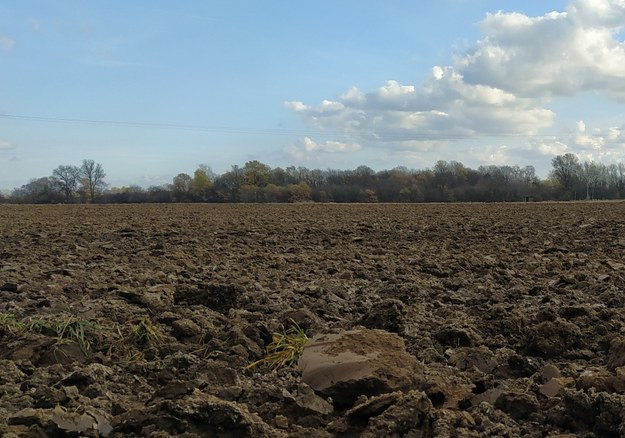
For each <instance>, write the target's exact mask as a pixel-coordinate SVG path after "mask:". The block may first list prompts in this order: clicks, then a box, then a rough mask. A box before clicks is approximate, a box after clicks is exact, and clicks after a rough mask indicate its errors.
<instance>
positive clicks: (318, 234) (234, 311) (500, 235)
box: [0, 202, 625, 437]
mask: <svg viewBox="0 0 625 438" xmlns="http://www.w3.org/2000/svg"><path fill="white" fill-rule="evenodd" d="M624 254H625V203H620V202H613V203H599V202H596V203H595V202H588V203H545V204H543V203H536V204H499V205H491V204H485V205H480V204H472V205H140V206H139V205H137V206H46V207H38V206H6V205H2V206H0V347H1V348H0V435H4V436H9V437H10V436H26V437H43V436H68V435H69V436H115V437H122V436H124V437H126V436H153V437H166V436H186V437H192V436H220V437H221V436H223V437H235V436H236V437H243V436H259V437H260V436H301V437H304V436H306V437H326V436H328V437H329V436H385V435H386V436H398V437H399V436H412V437H417V436H423V437H434V436H441V437H443V436H445V437H448V436H449V437H451V436H457V437H482V436H508V437H517V436H518V437H521V436H529V437H545V436H553V437H555V436H560V437H563V436H567V434H568V436H583V437H618V436H625V307H624V306H625V259H624ZM291 320H294V321H295V322H297V323H298V324H299V325H300V326H301V327H302V328H303V329H305V331H306V333H307V335H308V336H312V335H316V334H320V333H332V332H337V331H338V330H348V329H353V328H356V327H358V326H364V327H366V328H370V329H382V330H386V331H389V332H392V333H396V334H398V335H400V336H401V337H402V338H403V340H404V342H405V345H406V348H407V350H408V352H409V353H410V354H412V355H413V356H415V357H416V358H417V359H418V360H419V361H421V362H423V364H424V369H425V382H426V384H425V385H424V386H422V387H419V388H413V389H412V390H409V391H405V392H393V393H389V394H385V395H381V396H378V397H377V398H376V397H369V398H366V397H360V398H359V399H358V401H357V402H356V405H355V406H348V407H345V406H335V408H334V409H333V410H331V409H328V408H327V406H328V405H327V403H325V402H323V401H321V402H320V400H319V399H318V398H316V397H317V396H315V395H314V394H313V393H311V390H310V387H308V386H307V385H303V384H302V381H301V373H300V372H299V371H298V370H297V369H284V370H279V371H277V372H272V371H270V370H269V369H266V368H263V367H255V368H251V369H246V368H245V366H246V365H247V364H249V363H250V362H253V361H255V360H258V359H260V358H261V357H263V354H264V349H265V348H266V347H267V345H268V343H269V342H271V339H272V333H274V332H282V333H283V332H285V330H287V329H288V328H290V327H291V324H290V321H291ZM72 321H73V322H76V321H80V322H82V323H84V324H85V325H84V326H83V328H84V329H85V330H86V331H85V332H84V333H83V334H82V335H81V336H83V337H82V338H80V337H77V336H69V335H68V333H67V332H63V333H62V334H61V335H59V333H58V332H54V331H51V329H50V327H52V326H53V325H54V324H58V323H63V322H66V323H67V322H72ZM140 328H143V329H144V334H145V330H147V331H148V333H147V335H146V337H143V338H140V337H138V335H137V333H138V332H137V330H139V329H140ZM150 330H151V332H150ZM81 339H84V340H85V342H83V341H81ZM355 398H356V397H355ZM330 401H332V400H330ZM324 403H325V404H324ZM319 406H323V409H321V408H319ZM328 411H330V412H328Z"/></svg>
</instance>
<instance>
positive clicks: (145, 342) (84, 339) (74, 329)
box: [0, 313, 165, 360]
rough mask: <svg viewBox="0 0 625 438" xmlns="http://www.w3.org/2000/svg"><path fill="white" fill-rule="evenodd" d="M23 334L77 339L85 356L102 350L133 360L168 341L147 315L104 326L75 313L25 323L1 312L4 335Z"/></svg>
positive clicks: (0, 330)
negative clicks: (152, 347) (125, 323)
mask: <svg viewBox="0 0 625 438" xmlns="http://www.w3.org/2000/svg"><path fill="white" fill-rule="evenodd" d="M23 333H38V334H41V335H44V336H51V337H56V338H57V342H58V343H61V342H66V341H74V342H76V343H77V344H78V345H79V346H80V349H81V351H82V352H83V353H84V354H85V355H87V354H89V352H90V351H101V352H104V353H105V354H106V355H107V356H109V357H113V356H120V355H121V356H123V357H126V358H127V359H131V360H138V359H141V358H142V353H141V349H143V348H146V347H149V346H156V347H158V346H160V345H162V344H163V343H164V342H165V335H164V333H163V331H162V330H161V329H160V328H158V327H157V326H155V325H154V324H153V323H152V321H150V319H149V318H147V317H144V318H141V319H140V320H139V321H138V322H136V323H133V324H127V325H119V324H117V323H115V324H113V325H111V326H110V327H102V326H99V325H97V324H96V323H94V322H93V321H89V320H86V319H81V318H77V317H74V316H69V317H64V318H54V319H52V318H51V319H41V318H32V319H29V320H27V321H26V322H23V321H20V320H19V319H17V317H16V316H15V315H14V314H12V313H0V335H4V336H10V337H18V336H19V335H21V334H23Z"/></svg>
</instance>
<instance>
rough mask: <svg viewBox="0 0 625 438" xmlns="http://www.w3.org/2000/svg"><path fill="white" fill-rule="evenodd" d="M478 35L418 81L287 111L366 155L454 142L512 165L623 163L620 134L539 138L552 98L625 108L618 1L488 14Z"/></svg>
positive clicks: (624, 12)
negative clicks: (556, 159)
mask: <svg viewBox="0 0 625 438" xmlns="http://www.w3.org/2000/svg"><path fill="white" fill-rule="evenodd" d="M480 29H481V31H482V38H480V39H479V40H478V41H476V42H475V44H474V45H473V47H472V48H470V49H469V50H466V51H464V52H463V53H460V54H458V55H457V56H455V57H454V59H453V62H452V65H450V66H434V67H432V70H431V73H430V75H429V76H428V77H427V78H426V79H425V80H424V81H423V82H421V83H420V84H407V83H400V82H398V81H395V80H392V79H391V80H387V81H386V83H383V84H381V85H380V86H379V87H378V88H377V89H373V90H369V91H367V90H360V89H359V88H357V87H355V86H354V87H352V88H350V89H349V90H347V91H345V92H343V93H342V94H340V95H339V96H338V97H335V98H332V99H329V98H328V99H325V100H323V101H321V103H319V104H310V103H307V102H302V101H298V100H293V101H288V102H285V107H286V108H288V109H290V110H291V111H293V112H294V113H295V114H297V115H298V116H299V117H301V119H302V120H303V121H305V123H307V124H308V125H310V126H313V127H315V128H316V129H319V130H320V131H323V132H324V134H325V135H333V136H335V137H336V138H340V139H341V142H343V143H350V142H354V143H357V144H359V145H362V148H363V150H369V152H371V150H376V149H377V150H378V151H380V150H384V151H389V152H392V153H404V154H408V153H413V154H414V153H417V154H419V156H421V157H423V156H425V155H426V154H428V156H431V157H433V158H434V159H439V158H444V157H442V156H441V154H447V156H451V157H453V156H454V155H453V154H454V152H453V147H451V146H450V145H452V146H453V145H459V144H460V140H462V141H466V142H469V143H471V144H472V145H473V146H470V147H469V148H468V149H467V148H466V147H462V148H461V147H459V146H457V147H456V149H457V153H456V154H455V156H457V157H461V156H467V157H468V158H469V159H470V161H471V160H474V161H475V160H477V161H480V162H485V163H494V164H503V163H505V162H507V160H509V159H516V158H519V157H520V155H519V151H521V152H522V151H525V152H527V153H528V154H530V155H532V154H536V155H540V156H554V155H560V154H563V153H567V152H574V153H582V152H584V153H588V154H593V156H595V157H612V158H613V157H615V156H621V155H622V156H624V158H625V140H624V138H625V134H624V132H625V128H623V127H611V128H605V129H600V128H589V127H587V126H586V124H585V122H583V121H580V122H578V123H577V126H575V127H574V128H573V129H571V131H570V132H571V134H570V135H568V136H566V137H563V138H555V137H553V138H546V137H544V136H542V135H541V134H542V133H544V132H545V129H547V128H550V127H553V126H554V124H555V122H556V114H555V113H554V112H553V111H552V110H551V109H549V107H548V105H549V102H550V101H551V100H552V99H554V98H558V97H572V96H576V95H579V94H582V93H586V92H593V93H597V94H601V95H603V96H605V97H607V98H608V99H612V100H614V101H616V102H625V42H623V41H621V39H622V36H621V35H622V34H621V32H622V31H623V30H624V29H625V0H571V1H570V2H569V4H568V5H567V7H566V8H565V10H563V11H554V12H549V13H547V14H544V15H542V16H536V17H532V16H528V15H525V14H522V13H518V12H510V13H507V12H501V11H500V12H496V13H489V14H486V16H485V18H484V19H483V21H482V22H481V23H480ZM484 137H487V138H489V139H488V141H486V145H484V143H485V142H484ZM495 138H498V139H502V138H503V139H504V141H503V142H502V143H505V144H506V146H502V145H501V144H499V145H497V144H496V141H495V140H494V139H495ZM491 139H493V140H492V141H490V140H491ZM478 144H479V145H480V146H476V145H478ZM290 148H291V150H292V151H295V152H297V154H295V155H294V156H296V155H297V156H304V155H306V156H310V155H313V154H318V153H322V152H324V148H321V147H311V148H308V149H307V148H306V146H305V144H304V143H302V144H300V145H297V146H290ZM460 149H462V150H460ZM356 150H358V149H353V150H345V151H344V152H354V151H356ZM437 152H438V153H439V155H438V156H437V155H436V154H437ZM298 154H299V155H298ZM463 154H465V155H463ZM447 159H449V158H447Z"/></svg>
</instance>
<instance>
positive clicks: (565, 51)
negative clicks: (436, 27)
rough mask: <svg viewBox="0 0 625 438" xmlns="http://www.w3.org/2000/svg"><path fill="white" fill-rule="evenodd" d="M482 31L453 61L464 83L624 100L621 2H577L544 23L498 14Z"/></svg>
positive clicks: (530, 94) (545, 18)
mask: <svg viewBox="0 0 625 438" xmlns="http://www.w3.org/2000/svg"><path fill="white" fill-rule="evenodd" d="M480 27H481V30H482V32H483V33H484V34H485V37H484V38H483V39H481V40H479V41H478V42H477V44H476V46H475V47H474V48H473V49H472V50H470V51H469V52H467V53H465V54H464V55H462V56H458V57H457V58H456V60H455V65H454V67H455V68H456V69H458V70H459V71H461V72H462V74H463V76H464V78H465V80H466V82H468V83H472V84H489V85H491V86H493V87H497V88H500V89H502V90H506V91H509V92H511V93H514V94H516V95H518V96H524V97H551V96H572V95H575V94H577V93H580V92H584V91H589V90H594V91H600V92H603V93H604V94H605V95H607V96H608V97H610V98H613V99H617V100H625V43H624V42H623V41H620V40H619V32H620V31H621V30H622V29H623V28H624V27H625V3H624V2H623V1H622V0H574V1H571V2H570V3H569V5H568V6H567V8H566V11H563V12H551V13H548V14H546V15H544V16H540V17H528V16H526V15H523V14H520V13H517V12H514V13H504V12H497V13H494V14H487V16H486V18H485V19H484V20H483V21H482V23H481V26H480Z"/></svg>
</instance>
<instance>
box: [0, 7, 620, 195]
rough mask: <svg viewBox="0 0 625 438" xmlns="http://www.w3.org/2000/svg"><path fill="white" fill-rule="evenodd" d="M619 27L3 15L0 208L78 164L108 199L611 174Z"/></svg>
mask: <svg viewBox="0 0 625 438" xmlns="http://www.w3.org/2000/svg"><path fill="white" fill-rule="evenodd" d="M528 3H530V4H529V5H528ZM624 27H625V1H623V0H570V1H544V2H526V1H505V2H501V1H487V0H440V1H436V2H420V1H404V0H396V1H388V2H382V1H378V0H376V1H373V0H359V1H348V0H338V1H337V0H334V1H316V2H293V1H286V0H277V1H267V2H258V1H251V0H248V1H243V0H240V1H237V0H228V1H199V0H198V1H191V0H187V1H185V0H181V1H178V2H171V1H164V0H150V1H148V0H137V1H131V2H130V1H118V0H113V1H107V2H93V1H84V0H47V1H43V0H42V1H31V0H20V1H15V0H5V1H1V0H0V189H11V188H13V187H18V186H20V185H22V184H25V183H26V182H28V180H29V179H32V178H36V177H41V176H47V175H50V174H51V173H52V170H53V169H54V168H55V167H57V166H58V165H61V164H80V162H81V161H82V159H84V158H88V159H93V160H95V161H97V162H99V163H101V164H102V165H103V166H104V169H105V171H106V173H107V181H108V182H109V184H110V185H112V186H121V185H130V184H139V185H142V186H149V185H152V184H162V183H166V182H170V181H171V179H172V178H173V176H175V175H176V174H178V173H180V172H186V173H192V172H193V170H194V169H195V168H196V167H197V166H198V165H199V164H207V165H209V166H211V167H212V168H213V169H214V170H215V171H217V172H223V171H225V170H228V168H229V167H230V165H232V164H240V165H241V164H244V163H245V162H246V161H248V160H253V159H257V160H260V161H262V162H264V163H267V164H269V165H270V166H272V167H275V166H288V165H296V166H300V165H301V166H307V167H310V168H353V167H356V166H358V165H361V164H365V165H368V166H371V167H372V168H374V169H387V168H392V167H396V166H399V165H403V166H407V167H411V168H427V167H432V166H433V165H434V163H435V162H436V160H439V159H442V160H458V161H461V162H463V163H465V164H466V165H469V166H471V167H477V166H479V165H488V164H518V165H522V166H523V165H528V164H532V165H535V166H536V168H537V171H538V173H539V175H541V176H546V174H547V172H548V171H549V167H550V164H549V163H550V160H551V158H552V157H553V156H554V155H558V154H562V153H567V152H571V153H575V154H577V155H578V156H579V157H580V159H582V160H596V161H601V162H605V163H611V162H618V161H625V106H624V105H623V104H624V102H625V43H623V40H624V38H623V33H622V30H623V28H624ZM59 119H62V120H59Z"/></svg>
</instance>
